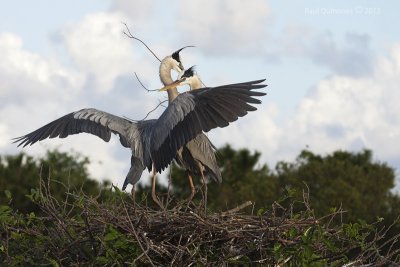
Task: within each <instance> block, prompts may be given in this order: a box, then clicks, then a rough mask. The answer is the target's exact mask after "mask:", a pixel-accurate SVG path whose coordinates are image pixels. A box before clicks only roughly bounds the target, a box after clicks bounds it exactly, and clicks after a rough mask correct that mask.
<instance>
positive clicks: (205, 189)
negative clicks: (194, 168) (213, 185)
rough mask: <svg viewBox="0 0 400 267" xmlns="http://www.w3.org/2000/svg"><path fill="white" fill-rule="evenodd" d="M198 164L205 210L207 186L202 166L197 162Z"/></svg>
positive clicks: (205, 208)
mask: <svg viewBox="0 0 400 267" xmlns="http://www.w3.org/2000/svg"><path fill="white" fill-rule="evenodd" d="M197 164H198V166H199V170H200V174H201V178H202V180H203V185H204V210H205V211H207V193H208V188H207V182H206V177H204V170H203V169H204V168H203V166H202V165H201V163H200V162H198V163H197Z"/></svg>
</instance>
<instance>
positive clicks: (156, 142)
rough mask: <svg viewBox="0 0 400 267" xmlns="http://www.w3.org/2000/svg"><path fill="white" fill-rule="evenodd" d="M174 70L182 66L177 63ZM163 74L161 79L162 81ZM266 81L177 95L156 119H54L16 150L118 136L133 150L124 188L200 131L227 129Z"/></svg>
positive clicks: (99, 114)
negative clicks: (83, 136)
mask: <svg viewBox="0 0 400 267" xmlns="http://www.w3.org/2000/svg"><path fill="white" fill-rule="evenodd" d="M176 64H177V67H175V66H174V68H177V69H178V68H179V65H181V63H180V62H177V61H176ZM161 75H162V74H161V73H160V76H161ZM263 81H264V80H256V81H250V82H246V83H239V84H230V85H223V86H218V87H213V88H212V87H207V88H202V89H199V90H195V91H189V92H185V93H182V94H180V95H178V96H177V97H176V98H175V99H174V100H173V101H172V102H171V103H170V105H169V106H168V108H167V109H166V110H165V111H164V112H163V113H162V114H161V116H160V117H159V118H158V119H152V120H144V121H138V122H132V121H129V120H127V119H125V118H122V117H119V116H115V115H113V114H110V113H107V112H104V111H101V110H97V109H94V108H86V109H81V110H79V111H75V112H71V113H69V114H67V115H65V116H63V117H61V118H59V119H56V120H54V121H52V122H50V123H48V124H46V125H45V126H43V127H41V128H39V129H37V130H35V131H33V132H31V133H29V134H26V135H23V136H21V137H17V138H15V139H14V142H15V143H18V146H27V145H32V144H34V143H36V142H38V141H42V140H44V139H46V138H55V137H59V138H65V137H67V136H69V135H73V134H78V133H90V134H93V135H96V136H98V137H100V138H101V139H103V140H104V141H106V142H108V141H109V140H110V137H111V133H114V134H116V135H118V136H119V138H120V142H121V144H122V145H123V146H124V147H127V148H130V149H131V150H132V157H131V168H130V170H129V172H128V174H127V177H126V181H125V183H124V188H125V187H126V185H127V184H128V183H131V184H135V183H136V182H137V181H138V180H139V179H140V176H141V174H142V172H143V170H144V169H146V168H147V169H148V170H149V171H151V170H152V168H153V174H155V173H156V172H161V171H163V170H164V169H165V168H166V167H167V166H168V165H169V164H170V162H171V161H172V159H173V158H174V157H175V156H176V153H177V151H178V150H179V149H180V148H181V147H182V146H183V145H185V144H186V143H187V142H189V141H190V140H192V139H193V138H195V137H196V136H197V135H198V134H200V133H201V132H202V131H205V132H207V131H209V130H211V129H213V128H216V127H226V126H227V125H228V124H229V123H230V122H233V121H235V120H237V119H238V117H242V116H244V115H246V114H247V113H248V112H249V111H254V110H256V108H255V107H254V106H252V105H251V104H259V103H261V101H260V100H259V99H257V98H256V97H259V96H263V95H265V93H264V92H260V91H257V89H261V88H263V87H265V85H264V84H262V82H263Z"/></svg>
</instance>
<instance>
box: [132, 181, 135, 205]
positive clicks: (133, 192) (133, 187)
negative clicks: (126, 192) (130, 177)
mask: <svg viewBox="0 0 400 267" xmlns="http://www.w3.org/2000/svg"><path fill="white" fill-rule="evenodd" d="M131 195H132V198H133V203H136V185H133V186H132V190H131Z"/></svg>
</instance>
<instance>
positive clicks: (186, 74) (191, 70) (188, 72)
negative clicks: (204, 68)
mask: <svg viewBox="0 0 400 267" xmlns="http://www.w3.org/2000/svg"><path fill="white" fill-rule="evenodd" d="M195 70H196V68H195V66H191V67H190V68H188V69H187V70H185V72H184V73H183V75H182V78H189V77H193V76H194V74H195Z"/></svg>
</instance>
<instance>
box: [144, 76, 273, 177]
mask: <svg viewBox="0 0 400 267" xmlns="http://www.w3.org/2000/svg"><path fill="white" fill-rule="evenodd" d="M263 81H265V80H257V81H251V82H245V83H239V84H230V85H223V86H218V87H213V88H210V87H206V88H202V89H197V90H192V91H189V92H185V93H182V94H180V95H179V96H178V97H176V98H175V100H174V101H172V102H171V103H170V105H169V106H168V108H167V109H166V110H165V111H164V112H163V114H162V115H161V116H160V118H159V119H158V120H157V122H156V123H155V125H154V129H153V131H152V138H151V148H150V149H151V155H152V160H153V163H154V166H155V169H156V170H157V171H161V170H163V169H165V168H166V167H167V166H168V164H169V163H170V162H171V160H172V159H173V158H174V157H175V154H176V151H177V150H178V149H179V148H180V147H182V146H183V145H184V144H186V143H187V142H189V141H190V140H192V139H193V138H195V137H196V136H197V135H198V134H200V133H201V132H202V131H205V132H208V131H209V130H211V129H213V128H216V127H225V126H227V125H228V124H229V123H230V122H233V121H235V120H237V119H238V117H242V116H244V115H246V114H247V112H248V111H254V110H256V108H255V107H254V106H252V105H250V104H260V103H261V101H260V100H259V99H256V98H254V97H259V96H263V95H265V93H264V92H259V91H253V90H255V89H260V88H263V87H265V86H266V85H265V84H261V83H262V82H263Z"/></svg>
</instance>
